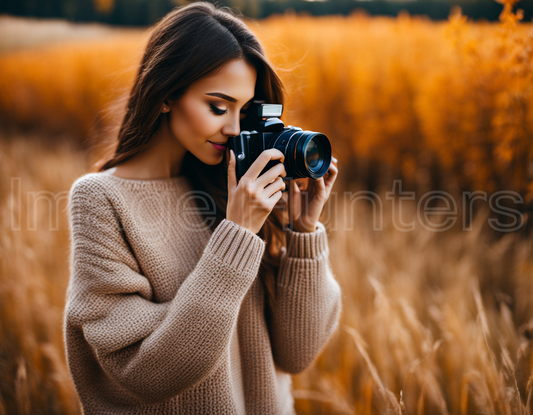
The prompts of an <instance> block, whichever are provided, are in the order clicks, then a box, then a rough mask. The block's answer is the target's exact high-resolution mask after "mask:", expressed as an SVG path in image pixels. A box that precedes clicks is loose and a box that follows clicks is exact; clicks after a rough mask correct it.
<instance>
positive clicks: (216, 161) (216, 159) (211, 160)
mask: <svg viewBox="0 0 533 415" xmlns="http://www.w3.org/2000/svg"><path fill="white" fill-rule="evenodd" d="M200 161H201V162H202V163H204V164H207V165H209V166H216V165H217V164H220V163H222V161H224V156H223V155H220V156H219V157H213V158H209V159H207V160H206V159H200Z"/></svg>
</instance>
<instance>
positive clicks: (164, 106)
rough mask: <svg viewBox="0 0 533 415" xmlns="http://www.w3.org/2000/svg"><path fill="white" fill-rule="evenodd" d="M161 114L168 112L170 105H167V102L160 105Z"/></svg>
mask: <svg viewBox="0 0 533 415" xmlns="http://www.w3.org/2000/svg"><path fill="white" fill-rule="evenodd" d="M161 112H162V113H165V112H170V105H168V101H167V100H165V101H163V104H161Z"/></svg>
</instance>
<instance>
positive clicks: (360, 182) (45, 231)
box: [0, 3, 533, 415]
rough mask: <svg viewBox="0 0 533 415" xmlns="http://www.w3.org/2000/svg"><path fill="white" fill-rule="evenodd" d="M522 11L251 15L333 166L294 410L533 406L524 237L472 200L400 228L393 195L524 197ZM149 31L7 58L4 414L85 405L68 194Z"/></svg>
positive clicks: (1, 348) (294, 115) (2, 193)
mask: <svg viewBox="0 0 533 415" xmlns="http://www.w3.org/2000/svg"><path fill="white" fill-rule="evenodd" d="M508 4H509V5H510V4H511V3H508ZM516 16H517V15H516V14H514V13H512V12H510V11H509V13H508V14H506V15H504V16H503V17H504V18H503V21H502V22H501V23H499V24H497V25H492V24H472V23H469V22H466V21H465V19H464V18H463V17H461V16H460V15H455V16H454V17H452V18H451V19H450V21H449V22H447V23H438V24H437V23H432V22H430V21H427V20H424V19H420V18H412V17H409V16H400V17H398V18H397V19H383V18H368V17H365V16H362V15H354V16H350V17H348V18H340V17H326V18H320V19H314V18H311V17H306V16H284V17H276V18H272V19H269V20H267V21H265V22H259V23H250V25H251V26H252V27H253V29H254V30H255V31H256V32H257V33H258V35H259V36H260V37H261V39H262V40H263V42H264V43H265V45H266V46H267V49H268V52H269V56H270V57H271V59H272V60H273V61H274V62H275V63H276V65H277V66H278V67H280V68H281V74H282V76H283V78H284V81H285V83H286V85H287V89H288V93H289V100H288V103H287V112H286V114H285V121H287V122H288V123H292V124H294V125H299V126H304V127H305V128H306V129H314V130H315V131H323V132H325V133H327V134H328V136H329V137H331V139H332V141H333V145H334V148H335V150H336V151H337V156H338V158H339V159H340V161H339V170H341V174H342V176H341V177H340V179H339V182H338V185H337V187H336V188H335V189H334V191H336V194H337V196H338V197H337V196H336V197H335V198H334V197H332V198H331V200H330V202H329V204H328V206H327V207H326V209H325V212H324V217H323V220H324V221H325V223H326V224H327V225H328V228H329V241H330V251H331V257H330V260H331V264H332V267H333V271H334V274H335V276H336V277H337V279H338V281H339V283H340V284H341V287H342V290H343V313H342V317H341V325H340V328H339V330H338V331H337V332H336V334H335V335H334V337H333V338H332V340H331V342H330V343H329V344H328V346H327V348H326V349H325V350H324V351H323V353H322V354H321V356H320V357H319V358H318V360H317V361H316V363H315V365H314V366H313V367H311V368H310V369H308V370H307V371H305V372H304V373H302V374H300V375H297V376H295V377H294V396H295V398H296V407H297V411H298V413H299V414H417V415H418V414H426V415H433V414H458V415H459V414H460V415H463V414H494V415H500V414H503V415H507V414H513V415H514V414H517V415H518V414H520V415H522V414H523V415H525V414H531V413H532V410H533V402H532V401H533V344H532V339H533V320H532V318H533V301H532V300H533V240H532V239H531V237H529V236H527V235H524V234H523V233H496V232H494V230H493V229H491V227H490V226H489V224H490V222H489V219H490V218H489V212H488V211H487V210H484V209H479V211H478V213H477V215H476V216H475V219H474V221H473V224H472V226H471V227H470V228H469V229H470V230H464V229H462V226H461V225H462V222H461V220H459V221H458V222H457V223H456V225H455V226H453V227H451V229H449V230H448V231H445V232H435V231H432V230H428V229H426V228H425V227H424V226H421V223H420V215H419V212H418V206H417V203H416V201H406V202H405V201H404V204H403V207H404V209H403V211H402V217H403V220H404V221H405V222H411V221H414V223H415V229H414V230H412V231H408V232H402V231H401V230H399V229H398V226H397V215H398V212H397V211H396V212H395V211H394V209H393V208H392V201H391V200H388V199H387V196H386V194H385V192H386V191H390V190H391V186H392V181H391V178H395V177H396V175H398V177H402V178H404V179H405V180H406V183H413V184H414V186H415V187H414V188H416V189H417V192H419V191H426V190H429V189H432V188H433V186H435V184H441V185H444V184H446V186H447V188H448V189H451V190H454V191H457V190H459V191H460V190H465V189H466V190H480V191H486V192H489V193H490V192H494V191H497V190H509V191H510V190H512V191H515V192H518V194H520V195H522V196H523V197H524V200H528V199H527V198H528V195H529V193H530V192H531V190H532V187H531V175H532V174H533V172H532V171H531V169H530V165H531V160H532V158H533V153H532V152H533V141H532V140H531V137H533V105H532V103H533V96H532V88H531V85H533V83H531V77H532V76H533V71H532V61H533V58H532V56H533V55H532V54H533V41H532V37H531V34H530V33H531V26H530V25H521V26H517V25H515V21H516V19H517V17H516ZM297 34H299V35H297ZM84 36H85V35H84ZM95 36H96V35H95ZM89 38H90V36H89ZM145 38H146V33H144V32H138V33H116V34H115V33H114V34H112V35H109V36H108V37H103V38H101V39H97V38H93V39H88V40H87V39H82V40H78V41H76V42H73V41H70V42H69V43H61V42H55V43H53V44H50V45H48V46H46V47H43V46H42V44H40V43H38V44H35V43H32V42H31V41H28V42H27V43H25V44H24V45H23V46H24V47H22V46H21V47H19V48H17V49H16V50H12V49H9V48H8V47H5V48H3V49H2V48H0V49H2V50H6V51H5V52H4V53H3V54H0V74H1V76H0V123H1V124H2V125H3V126H4V130H2V131H3V132H0V224H1V229H2V231H1V232H0V415H7V414H9V415H11V414H25V415H26V414H28V415H29V414H31V415H34V414H78V413H79V408H78V402H77V397H76V393H75V390H74V388H73V384H72V382H71V381H70V378H69V374H68V370H67V367H66V363H65V357H64V348H63V339H62V330H61V324H62V312H63V306H64V300H65V291H66V288H67V284H68V278H69V269H68V263H69V233H68V218H67V216H66V207H67V204H66V202H67V196H68V191H69V189H70V186H71V184H72V183H73V181H74V180H75V179H76V178H77V177H79V176H81V175H82V174H84V173H86V172H87V171H89V170H90V168H91V165H92V163H93V162H94V158H95V156H96V155H95V154H94V153H93V152H91V151H90V150H87V148H86V147H84V146H79V143H80V142H86V140H88V139H89V138H91V139H92V140H95V139H97V138H98V137H99V134H103V132H104V131H105V127H106V126H108V125H110V123H111V122H112V119H111V117H110V115H109V113H104V115H102V113H101V111H102V110H103V109H106V108H108V106H109V105H110V104H111V103H112V102H113V101H114V100H115V99H116V98H117V97H118V96H120V95H121V94H122V93H123V92H124V91H127V86H128V85H129V82H130V81H131V79H132V76H133V69H132V68H133V67H134V65H135V63H136V61H137V60H138V58H139V53H140V50H142V45H143V42H144V40H145ZM288 39H290V41H289V40H288ZM105 114H107V115H105ZM15 127H16V128H15ZM15 130H16V131H17V132H13V131H15ZM8 131H9V132H8ZM21 131H22V132H21ZM353 160H361V163H363V164H364V163H366V164H364V165H365V166H370V165H373V164H372V163H374V162H376V163H378V165H379V166H386V168H381V167H380V169H377V170H372V169H366V168H362V167H360V166H357V165H354V163H353ZM365 160H366V161H365ZM435 166H437V167H438V168H436V167H435ZM435 172H436V173H435ZM372 174H376V175H377V177H370V176H371V175H372ZM370 179H372V180H376V181H377V182H379V183H380V186H378V187H377V189H378V193H377V194H376V195H375V196H376V197H378V198H380V200H382V201H383V215H382V217H380V219H382V220H380V222H379V223H380V226H379V227H378V228H379V230H376V226H375V223H374V219H375V216H374V214H373V212H372V210H371V209H370V207H371V205H370V204H369V203H365V202H364V201H358V202H355V203H351V202H345V201H344V200H345V199H344V197H343V195H344V194H345V192H348V191H349V192H355V191H364V190H365V189H366V187H365V186H366V184H367V183H368V181H369V180H370ZM348 185H349V186H350V187H346V186H348ZM352 194H353V193H352ZM417 195H420V193H417ZM332 212H333V213H332ZM459 214H464V212H461V211H459Z"/></svg>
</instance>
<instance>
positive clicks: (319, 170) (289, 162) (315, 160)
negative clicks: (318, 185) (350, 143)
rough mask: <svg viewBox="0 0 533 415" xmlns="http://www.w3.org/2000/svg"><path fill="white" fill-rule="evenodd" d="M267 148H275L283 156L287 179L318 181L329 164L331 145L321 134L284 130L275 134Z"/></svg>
mask: <svg viewBox="0 0 533 415" xmlns="http://www.w3.org/2000/svg"><path fill="white" fill-rule="evenodd" d="M269 144H270V145H268V147H269V148H277V149H278V150H280V151H281V152H282V153H283V154H284V155H285V163H284V164H285V171H286V172H287V176H288V177H292V178H301V177H309V178H312V179H319V178H321V177H322V176H324V174H326V172H327V171H328V169H329V166H330V164H331V144H330V142H329V140H328V138H327V137H326V136H325V135H324V134H322V133H316V132H314V131H302V130H300V129H296V128H286V129H284V130H283V131H281V132H279V133H277V134H275V135H274V136H273V137H272V138H271V140H270V143H269Z"/></svg>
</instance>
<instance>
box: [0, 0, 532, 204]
mask: <svg viewBox="0 0 533 415" xmlns="http://www.w3.org/2000/svg"><path fill="white" fill-rule="evenodd" d="M515 2H516V0H505V1H504V10H503V12H502V15H501V19H500V20H501V21H500V22H499V23H498V24H489V23H477V24H474V23H471V22H469V21H468V20H467V18H466V17H465V16H462V15H461V13H460V11H455V12H454V13H452V15H451V16H450V19H449V21H448V22H444V23H435V22H431V21H429V20H427V19H424V18H420V17H410V16H409V15H407V14H405V13H404V14H401V15H399V16H398V18H396V19H391V18H370V17H368V16H366V15H364V14H361V13H355V14H352V15H351V16H349V17H340V16H328V17H320V18H317V17H310V16H303V15H302V16H297V15H290V14H289V15H285V16H276V17H272V18H269V19H267V20H265V21H261V22H250V26H251V27H252V29H253V30H254V31H255V32H256V33H257V35H258V36H259V38H260V39H261V40H262V42H263V44H264V45H265V46H266V49H267V52H268V55H269V57H270V59H271V60H272V61H273V62H274V64H275V65H276V66H277V67H278V68H279V71H280V74H281V76H282V78H283V80H284V82H285V83H286V85H287V90H288V103H287V106H286V111H285V115H284V120H285V121H286V123H288V124H294V125H298V126H301V127H303V128H305V129H310V130H315V131H321V132H324V133H325V134H326V135H328V137H330V138H331V140H332V141H333V143H334V149H335V155H336V156H337V158H339V159H341V161H346V160H350V161H355V162H356V163H354V164H352V165H354V166H357V163H359V162H361V163H362V164H361V165H363V164H364V163H365V162H366V163H368V161H373V162H377V163H378V164H379V165H385V166H387V168H388V169H391V170H392V171H393V174H394V175H395V177H403V178H406V179H411V180H412V181H413V182H414V183H416V184H420V185H424V184H425V185H426V186H435V185H441V186H443V187H444V188H451V189H469V190H484V191H487V192H494V191H497V190H514V191H518V192H520V193H521V194H522V195H529V196H530V195H533V185H532V184H531V183H532V180H531V179H532V177H533V167H532V164H531V161H532V160H533V140H532V139H531V138H532V137H533V89H532V85H533V83H532V76H533V31H532V29H531V25H529V24H518V23H519V21H520V20H521V13H520V11H518V12H513V11H512V10H513V5H514V3H515ZM145 40H146V33H141V32H140V33H139V34H138V35H137V36H135V35H129V36H117V37H114V38H109V39H107V40H105V41H94V42H84V43H77V44H70V45H63V46H54V47H50V48H47V49H43V50H24V51H18V52H16V53H11V54H6V55H3V56H1V57H0V73H1V74H2V76H1V77H0V91H1V93H0V114H1V116H0V117H1V120H2V121H3V122H4V123H15V124H16V125H18V126H29V127H38V128H43V129H46V130H49V131H54V132H58V131H66V132H69V133H75V134H76V135H77V136H78V137H81V138H86V137H87V134H88V132H89V131H92V132H93V134H92V135H93V136H96V137H98V135H99V134H100V133H101V131H102V129H101V127H103V126H106V125H108V124H109V122H110V121H111V120H110V114H109V113H106V112H102V110H103V109H106V108H107V107H108V105H109V104H110V103H111V102H113V100H115V99H116V98H117V97H118V96H119V95H121V94H123V93H126V92H127V91H128V88H129V86H130V84H131V82H132V79H133V76H134V73H135V66H136V65H137V64H138V61H139V59H140V54H141V53H142V47H143V45H144V42H145ZM106 117H107V118H106ZM347 164H348V163H346V164H345V165H347ZM351 173H352V176H354V177H355V176H357V175H358V174H360V173H361V169H359V170H357V169H356V168H353V171H352V172H351ZM372 173H373V172H368V171H367V172H366V175H367V176H368V175H369V174H372ZM356 179H357V178H356ZM362 180H363V181H364V180H365V179H364V178H363V179H362ZM435 180H437V181H440V183H436V182H435Z"/></svg>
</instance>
